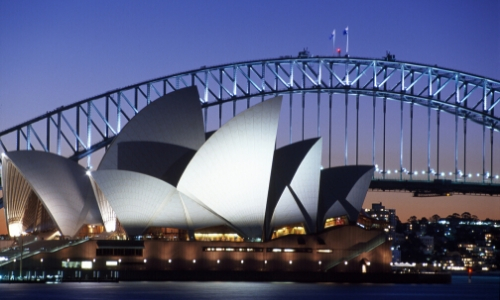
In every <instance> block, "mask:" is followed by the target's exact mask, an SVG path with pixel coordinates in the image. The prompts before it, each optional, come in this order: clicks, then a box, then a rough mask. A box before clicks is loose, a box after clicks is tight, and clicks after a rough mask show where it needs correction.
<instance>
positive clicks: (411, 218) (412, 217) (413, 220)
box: [408, 216, 417, 223]
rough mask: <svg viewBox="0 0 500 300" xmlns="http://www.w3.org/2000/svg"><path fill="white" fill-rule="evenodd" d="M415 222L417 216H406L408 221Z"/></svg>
mask: <svg viewBox="0 0 500 300" xmlns="http://www.w3.org/2000/svg"><path fill="white" fill-rule="evenodd" d="M415 222H417V217H415V216H411V217H409V218H408V223H415Z"/></svg>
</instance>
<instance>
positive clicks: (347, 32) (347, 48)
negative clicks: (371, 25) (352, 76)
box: [345, 26, 349, 56]
mask: <svg viewBox="0 0 500 300" xmlns="http://www.w3.org/2000/svg"><path fill="white" fill-rule="evenodd" d="M345 35H346V36H347V44H346V47H345V54H346V55H347V56H349V26H347V27H346V28H345Z"/></svg>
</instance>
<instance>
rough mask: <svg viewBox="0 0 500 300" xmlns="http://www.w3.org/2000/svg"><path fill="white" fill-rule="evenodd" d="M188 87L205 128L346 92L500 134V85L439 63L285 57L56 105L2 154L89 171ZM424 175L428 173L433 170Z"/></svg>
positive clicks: (4, 143) (11, 134)
mask: <svg viewBox="0 0 500 300" xmlns="http://www.w3.org/2000/svg"><path fill="white" fill-rule="evenodd" d="M191 85H197V86H198V89H199V92H200V102H201V103H202V107H203V108H206V109H205V122H206V121H207V117H206V112H207V110H208V108H209V107H212V106H217V105H218V106H219V112H221V110H222V104H224V103H227V102H233V103H236V101H237V100H242V99H250V98H253V97H262V99H264V97H265V96H268V95H276V94H300V95H302V101H303V103H304V99H305V98H304V97H305V96H304V95H306V94H318V95H319V94H329V95H332V94H345V95H346V96H345V97H346V103H347V97H348V96H347V95H364V96H371V97H373V99H375V98H383V99H393V100H397V101H401V102H402V103H408V104H410V105H412V106H413V105H418V106H424V107H427V108H428V109H429V115H430V110H431V109H432V110H437V111H439V112H441V111H443V112H445V113H448V114H451V115H454V116H455V119H456V120H458V118H461V119H464V120H471V121H473V122H475V123H477V124H480V125H481V126H483V129H485V128H488V129H490V130H491V136H492V139H493V131H495V132H499V131H500V113H499V112H498V109H497V110H495V107H496V106H497V105H498V104H499V103H500V81H498V80H494V79H489V78H485V77H482V76H478V75H473V74H469V73H464V72H460V71H456V70H451V69H445V68H440V67H438V66H436V65H434V66H430V65H423V64H416V63H411V62H401V61H394V60H391V59H390V57H388V58H385V59H369V58H351V57H290V56H285V57H281V58H278V59H267V60H255V61H247V62H239V63H232V64H225V65H218V66H213V67H205V66H203V67H201V68H199V69H197V70H192V71H188V72H182V73H177V74H173V75H169V76H164V77H160V78H156V79H153V80H148V81H144V82H141V83H138V84H134V85H130V86H127V87H124V88H119V89H116V90H112V91H109V92H106V93H103V94H101V95H97V96H94V97H92V98H88V99H85V100H82V101H79V102H76V103H73V104H71V105H68V106H63V107H59V108H57V109H55V110H54V111H51V112H48V113H46V114H44V115H41V116H39V117H37V118H34V119H32V120H29V121H27V122H24V123H22V124H20V125H17V126H15V127H12V128H10V129H7V130H4V131H2V132H0V148H1V149H2V151H6V152H8V151H12V150H21V149H26V150H34V149H36V150H43V151H50V152H54V153H57V154H59V155H65V156H68V157H71V158H72V159H74V160H80V159H82V158H85V157H87V165H88V166H89V167H90V157H91V154H92V153H94V152H95V151H97V150H99V149H102V148H103V147H105V146H106V145H108V144H109V143H110V142H111V141H112V139H113V137H114V136H115V135H117V134H118V133H119V132H120V130H121V128H122V127H123V125H124V124H125V123H126V121H128V120H130V118H131V117H132V116H133V115H135V114H137V113H138V112H139V111H140V110H141V109H142V108H143V107H145V106H146V105H148V104H149V103H151V101H153V99H156V98H157V97H160V96H162V95H164V94H165V93H167V92H169V91H171V90H176V89H179V88H182V87H186V86H191ZM318 97H319V96H318ZM249 101H250V100H247V107H248V106H249V105H250V102H249ZM318 101H319V100H318ZM346 105H347V104H346ZM233 107H234V105H233ZM234 111H235V108H233V113H234ZM302 114H304V112H302ZM464 122H466V121H464ZM219 123H220V122H219ZM346 124H347V121H346ZM318 126H319V125H318ZM318 131H319V129H318ZM346 136H347V128H346ZM491 145H493V142H492V144H491ZM429 147H430V146H429ZM491 147H493V146H491ZM63 148H64V149H66V148H67V151H66V152H65V151H63ZM63 152H65V153H63ZM491 152H492V153H493V150H492V151H491ZM491 160H493V158H492V159H491ZM346 162H347V143H346ZM402 169H403V168H402V167H401V171H402ZM455 169H456V170H455V173H456V174H458V170H457V168H455ZM484 169H485V167H484V142H483V171H484ZM383 170H384V171H385V166H384V168H383ZM427 172H428V173H429V174H430V173H431V170H430V166H429V168H428V170H427ZM483 173H486V172H483ZM483 175H485V174H483ZM492 175H493V174H492Z"/></svg>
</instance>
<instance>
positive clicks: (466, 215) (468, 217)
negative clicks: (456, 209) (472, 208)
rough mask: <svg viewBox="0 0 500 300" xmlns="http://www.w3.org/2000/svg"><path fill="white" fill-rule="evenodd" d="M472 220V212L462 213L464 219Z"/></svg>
mask: <svg viewBox="0 0 500 300" xmlns="http://www.w3.org/2000/svg"><path fill="white" fill-rule="evenodd" d="M470 218H471V214H470V212H464V213H462V219H470Z"/></svg>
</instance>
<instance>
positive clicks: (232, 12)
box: [0, 0, 500, 219]
mask: <svg viewBox="0 0 500 300" xmlns="http://www.w3.org/2000/svg"><path fill="white" fill-rule="evenodd" d="M499 14H500V1H498V0H481V1H472V0H471V1H464V0H439V1H436V0H419V1H404V0H398V1H371V0H366V1H361V0H358V1H300V0H289V1H284V0H274V1H262V0H253V1H234V0H233V1H210V0H205V1H175V0H170V1H166V0H165V1H130V0H123V1H111V0H108V1H94V0H89V1H53V0H46V1H34V0H32V1H25V0H16V1H7V0H0V131H1V130H4V129H7V128H10V127H12V126H14V125H16V124H19V123H21V122H24V121H27V120H29V119H31V118H34V117H37V116H39V115H41V114H43V113H45V112H47V111H50V110H53V109H55V108H57V107H59V106H62V105H68V104H70V103H73V102H76V101H79V100H82V99H85V98H88V97H91V96H94V95H97V94H100V93H103V92H106V91H108V90H112V89H116V88H119V87H123V86H127V85H130V84H134V83H137V82H140V81H144V80H147V79H152V78H155V77H159V76H164V75H169V74H173V73H176V72H181V71H187V70H191V69H197V68H199V67H200V66H204V65H206V66H210V65H218V64H224V63H230V62H236V61H245V60H255V59H262V58H275V57H279V56H282V55H296V54H297V53H298V51H300V50H302V49H303V48H304V47H308V48H309V50H310V51H311V53H312V54H313V55H330V54H331V53H332V50H333V49H332V44H331V41H330V40H329V36H330V34H331V32H332V30H333V29H336V32H337V40H336V46H337V47H340V48H342V50H343V52H344V51H345V38H344V37H343V36H342V35H341V33H342V30H343V29H344V28H345V27H346V26H349V54H350V55H351V56H356V57H358V56H359V57H372V58H373V57H375V58H378V57H382V56H383V55H384V54H385V52H386V50H390V51H391V52H392V53H394V54H396V58H397V59H398V60H403V61H412V62H418V63H424V64H432V65H434V64H436V65H439V66H442V67H447V68H452V69H457V70H461V71H465V72H470V73H475V74H480V75H483V76H486V77H490V78H494V79H500V18H499ZM398 195H400V194H393V195H390V196H388V197H389V198H391V197H397V196H398ZM377 197H378V198H377V199H379V201H383V202H384V204H385V203H391V204H388V205H387V206H390V205H392V203H394V205H397V206H398V207H396V208H397V209H399V210H400V211H401V213H403V212H402V211H403V210H404V209H406V207H414V206H412V205H413V204H409V202H404V203H406V204H404V205H402V204H401V203H402V202H401V201H400V202H397V201H394V202H386V201H385V200H384V199H385V198H380V196H377ZM384 197H385V195H384ZM457 198H458V197H457ZM479 199H480V200H478V201H479V203H483V202H484V203H485V204H484V205H482V206H481V205H480V206H481V207H483V206H484V208H485V210H484V212H479V211H477V212H476V211H473V208H475V207H477V205H475V206H474V207H471V208H470V209H469V208H467V207H465V208H464V209H468V210H470V211H471V213H472V214H476V215H478V216H479V217H481V218H486V217H495V218H499V219H500V213H499V214H498V215H495V216H494V215H487V214H488V213H490V211H491V210H487V209H486V206H489V205H490V204H491V203H493V204H494V205H496V207H499V205H498V203H499V202H498V200H496V201H495V202H491V203H490V202H488V203H486V202H485V201H491V200H484V197H482V198H479ZM481 199H482V200H481ZM387 201H390V200H389V199H388V200H387ZM417 201H419V200H418V199H415V200H411V203H415V202H417ZM419 203H424V202H423V200H422V202H419ZM464 203H470V201H469V202H467V201H464ZM476 203H478V202H476ZM450 205H451V204H450ZM464 205H465V204H464ZM419 206H420V205H419ZM443 209H444V210H445V211H447V212H441V213H442V214H443V215H444V214H446V215H447V214H451V213H453V212H458V213H462V212H463V211H464V209H462V207H457V208H456V209H455V208H454V207H453V206H451V207H444V208H443ZM498 211H500V209H498ZM432 213H434V212H433V211H432V210H427V211H425V212H422V213H421V214H420V215H419V214H418V213H415V214H417V217H422V216H425V217H429V216H430V215H431V214H432ZM490 214H491V213H490ZM405 217H406V214H404V215H403V218H405ZM405 219H406V218H405Z"/></svg>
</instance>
